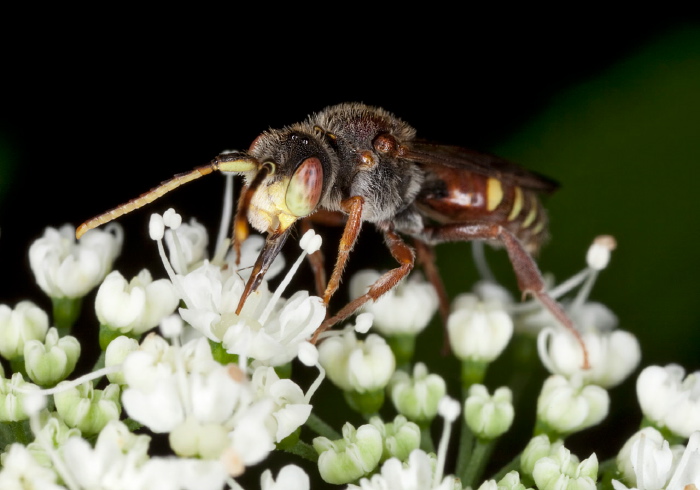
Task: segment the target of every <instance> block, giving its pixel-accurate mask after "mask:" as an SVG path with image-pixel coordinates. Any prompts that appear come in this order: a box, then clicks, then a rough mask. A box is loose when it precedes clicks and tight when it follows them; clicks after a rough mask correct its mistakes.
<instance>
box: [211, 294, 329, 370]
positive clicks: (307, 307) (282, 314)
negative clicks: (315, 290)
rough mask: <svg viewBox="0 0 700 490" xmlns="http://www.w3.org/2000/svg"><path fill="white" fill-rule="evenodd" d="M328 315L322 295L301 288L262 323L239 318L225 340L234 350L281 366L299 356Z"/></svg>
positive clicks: (282, 302)
mask: <svg viewBox="0 0 700 490" xmlns="http://www.w3.org/2000/svg"><path fill="white" fill-rule="evenodd" d="M246 305H247V302H246ZM244 312H245V308H244V311H243V312H241V313H244ZM325 316H326V307H325V306H324V305H323V302H322V300H321V298H319V297H317V296H310V295H309V293H308V292H307V291H297V292H296V293H294V295H293V296H292V297H291V298H289V299H287V300H283V301H280V302H278V303H277V305H276V307H275V309H274V310H273V311H272V313H271V315H270V316H269V317H268V318H267V319H265V321H264V322H263V323H262V324H260V322H259V321H258V320H257V319H256V318H239V321H238V322H236V323H233V324H230V325H228V327H227V329H226V332H225V333H224V336H223V338H222V342H221V343H222V345H223V346H224V348H226V351H227V352H229V353H230V354H238V355H242V356H246V357H252V358H253V359H255V360H257V361H260V362H263V363H265V364H267V365H269V366H281V365H283V364H286V363H288V362H290V361H291V360H292V359H294V358H295V357H296V356H297V354H298V352H299V346H300V345H301V343H302V342H305V341H306V340H307V339H309V338H310V337H311V336H312V335H313V333H314V332H315V331H316V329H317V328H318V327H319V326H321V323H322V322H323V320H324V318H325Z"/></svg>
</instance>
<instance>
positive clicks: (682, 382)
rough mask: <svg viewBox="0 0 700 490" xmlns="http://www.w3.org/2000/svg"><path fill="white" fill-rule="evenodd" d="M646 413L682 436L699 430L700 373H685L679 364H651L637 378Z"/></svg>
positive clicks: (638, 394)
mask: <svg viewBox="0 0 700 490" xmlns="http://www.w3.org/2000/svg"><path fill="white" fill-rule="evenodd" d="M637 398H638V400H639V405H640V406H641V408H642V412H643V413H644V416H645V417H646V418H647V419H649V420H650V421H651V422H653V423H654V424H656V425H658V426H659V427H668V428H669V429H670V430H671V431H672V432H674V433H675V434H678V435H680V436H682V437H689V436H690V434H692V433H693V432H695V431H697V430H700V372H697V371H696V372H694V373H691V374H688V375H687V376H686V375H685V370H684V369H683V368H682V367H681V366H679V365H677V364H669V365H668V366H666V367H661V366H648V367H646V368H644V369H643V370H642V372H641V373H640V374H639V377H638V378H637Z"/></svg>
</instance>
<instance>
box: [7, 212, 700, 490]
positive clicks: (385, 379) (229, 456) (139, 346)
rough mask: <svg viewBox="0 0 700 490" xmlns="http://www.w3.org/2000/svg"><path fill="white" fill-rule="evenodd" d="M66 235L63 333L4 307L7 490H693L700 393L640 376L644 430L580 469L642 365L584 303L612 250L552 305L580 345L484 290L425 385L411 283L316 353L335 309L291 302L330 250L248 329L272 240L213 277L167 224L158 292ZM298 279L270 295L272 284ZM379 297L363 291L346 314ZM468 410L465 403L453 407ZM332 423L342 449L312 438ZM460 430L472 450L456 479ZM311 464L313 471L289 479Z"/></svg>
mask: <svg viewBox="0 0 700 490" xmlns="http://www.w3.org/2000/svg"><path fill="white" fill-rule="evenodd" d="M72 233H73V231H72V228H70V227H68V226H64V227H62V228H61V229H58V230H56V229H51V228H49V229H47V231H46V233H45V234H44V236H43V237H41V238H40V239H38V240H37V241H36V242H35V243H34V244H32V246H31V247H30V252H29V255H30V263H31V268H32V271H33V272H34V275H35V278H36V281H37V283H38V284H39V286H40V287H41V289H42V290H43V291H45V292H46V293H47V295H48V296H49V297H50V298H51V299H52V305H53V307H54V310H53V312H52V314H47V313H46V312H44V311H43V310H42V309H41V308H40V307H39V306H37V304H35V303H33V302H31V301H28V300H27V301H21V302H19V303H18V304H17V305H15V306H14V307H11V306H9V305H4V304H0V356H2V358H3V359H4V362H3V363H0V423H1V424H4V426H5V427H4V428H6V429H7V430H2V431H0V440H2V442H3V443H4V444H3V445H2V447H0V451H2V452H1V454H0V463H1V464H2V467H1V468H0V488H1V489H4V488H8V489H13V488H42V489H43V488H46V489H49V490H53V489H69V490H82V489H93V488H94V489H100V488H105V489H107V488H109V489H130V490H131V489H135V490H139V489H164V490H169V489H186V490H195V489H197V490H198V489H204V490H207V489H216V490H219V489H222V488H224V487H226V488H231V489H235V490H242V489H243V485H244V483H243V481H244V480H245V479H246V478H248V477H249V475H250V473H251V472H253V471H255V470H253V468H255V467H258V468H260V469H259V471H258V473H259V482H260V488H263V489H265V490H281V489H287V488H294V489H301V490H307V489H310V488H311V486H312V485H311V484H312V482H321V484H324V485H337V486H342V487H343V488H347V489H349V490H431V489H434V490H463V489H465V488H470V489H473V488H478V489H479V490H527V489H530V488H537V489H538V490H594V489H597V488H603V489H605V490H627V489H639V490H662V489H668V490H681V489H685V488H692V487H689V486H693V485H694V486H695V487H696V488H697V487H698V486H699V485H700V415H699V414H700V373H690V374H686V372H685V370H684V369H683V368H682V367H680V366H678V365H673V364H672V365H668V366H665V367H662V366H647V367H645V368H644V369H643V370H642V371H641V374H640V375H639V377H638V378H637V396H638V401H639V405H640V407H641V411H642V413H643V415H644V420H643V421H641V425H642V426H643V427H644V428H641V429H640V430H639V431H638V432H637V433H635V434H633V435H631V436H630V437H629V438H628V440H627V442H626V443H625V444H624V446H623V447H622V448H621V449H620V450H619V451H618V452H617V456H616V458H615V460H614V461H608V462H601V463H600V464H599V461H598V455H597V454H596V453H595V452H593V453H591V454H590V455H588V457H586V458H579V457H578V456H577V455H576V454H574V453H572V451H571V450H570V449H569V448H568V447H567V445H566V443H567V439H566V438H567V437H568V436H569V435H571V434H574V433H578V432H581V431H583V430H585V429H587V428H589V427H592V426H594V425H597V424H599V423H600V422H601V421H603V420H604V419H605V418H606V416H607V415H608V412H609V410H610V408H611V407H610V397H609V390H611V389H613V388H614V387H616V386H618V385H620V384H621V383H623V382H625V380H627V379H628V378H629V377H630V375H631V373H632V372H633V371H634V370H635V369H636V368H637V367H638V365H639V362H640V358H641V349H640V346H639V343H638V341H637V340H636V338H635V337H634V335H633V334H631V333H630V332H626V331H623V330H620V329H618V328H617V323H618V320H617V317H616V316H615V315H614V314H613V313H612V312H611V311H610V310H609V309H608V308H606V307H605V306H604V305H602V304H599V303H593V302H590V301H588V293H589V292H590V290H591V287H592V286H593V283H594V281H595V279H596V277H597V276H598V274H599V273H600V272H601V271H602V270H604V269H605V268H606V267H607V266H608V264H609V261H610V254H611V251H612V249H613V248H614V241H613V240H612V239H611V238H610V237H604V238H600V239H598V240H596V241H595V242H594V244H593V245H592V246H591V248H590V249H589V251H588V253H587V256H586V257H587V263H588V266H587V267H586V269H585V270H584V271H582V272H581V273H579V274H577V275H576V276H574V277H573V278H571V279H570V280H568V281H565V282H563V283H561V284H560V285H558V286H552V288H550V294H551V295H552V297H554V298H560V297H561V296H562V295H564V294H566V293H568V292H569V291H571V290H572V289H573V288H575V287H577V286H579V285H582V287H581V288H580V289H579V291H578V293H577V295H576V296H575V297H574V298H573V299H572V300H569V301H566V300H565V301H563V302H562V303H563V306H564V307H565V309H566V311H567V314H568V315H569V316H570V317H571V319H572V320H573V322H574V324H575V325H576V327H577V329H578V330H579V333H580V337H581V339H582V341H581V339H577V337H575V336H574V335H572V332H571V331H568V330H566V329H564V328H562V327H561V326H560V325H559V324H558V322H557V320H556V319H554V317H553V316H552V315H551V314H549V313H548V310H547V309H545V308H543V307H542V306H541V305H540V304H539V303H537V302H528V303H521V304H516V303H515V302H514V301H513V299H512V297H511V295H510V293H509V292H507V291H506V290H505V289H504V288H503V287H501V286H499V285H497V284H495V283H493V282H492V281H481V282H479V283H477V284H476V285H475V286H474V288H473V290H472V292H470V293H463V294H459V295H457V296H456V297H455V298H454V299H453V301H452V304H451V305H442V306H443V307H442V308H440V310H441V311H442V312H443V313H444V314H445V316H446V318H444V322H443V323H444V325H443V327H444V332H445V335H446V342H445V347H449V349H450V350H451V355H450V356H449V357H447V356H445V357H443V358H440V361H439V362H435V363H432V362H430V361H428V360H424V359H423V358H422V357H421V356H425V354H426V353H425V352H424V350H425V345H424V343H423V342H421V341H420V339H421V338H422V337H421V335H425V334H424V333H423V332H424V330H425V329H426V328H427V327H428V325H429V324H430V322H431V321H432V320H433V318H434V317H435V313H436V311H437V310H438V306H439V299H438V295H437V294H436V292H435V289H434V288H433V285H432V284H430V283H428V282H427V281H426V280H425V279H424V278H423V277H422V276H421V275H420V274H413V275H412V276H411V277H409V278H408V279H407V280H405V281H402V282H401V283H400V284H398V285H397V287H396V288H395V289H392V290H391V291H390V292H389V293H387V294H385V295H384V296H383V297H381V298H380V299H378V300H377V301H374V302H369V303H368V304H366V305H365V306H364V307H363V312H362V313H361V314H359V315H358V316H357V317H356V318H355V319H354V322H350V323H349V324H348V325H346V326H344V327H341V328H336V329H333V330H330V331H327V332H325V333H324V334H323V336H321V337H320V339H319V344H318V347H316V346H315V345H312V344H311V343H310V340H311V339H312V338H313V335H314V333H315V332H316V330H317V329H318V327H319V326H320V325H321V324H322V322H323V321H324V319H325V318H326V316H327V311H326V305H325V304H324V303H323V301H322V300H321V298H319V297H316V296H314V295H311V294H309V293H308V292H307V291H305V290H298V291H295V292H293V293H291V294H289V295H286V294H285V288H286V287H287V285H288V284H289V283H290V279H291V276H292V275H293V274H294V273H295V271H296V269H297V267H299V265H300V263H301V262H302V260H303V259H304V258H305V257H306V256H307V255H308V254H313V253H315V252H316V251H317V250H318V249H319V247H320V237H318V236H316V235H315V234H314V233H313V232H312V231H310V232H308V233H307V234H305V235H304V236H303V237H302V238H301V240H300V245H301V248H302V253H301V256H300V257H299V258H298V260H297V261H296V262H294V263H293V264H292V265H291V266H290V267H287V266H286V264H285V263H284V261H283V260H282V258H281V256H280V257H278V258H277V259H276V260H275V262H274V263H273V264H272V265H271V267H270V269H269V271H268V273H267V274H266V277H265V280H264V281H263V282H262V284H261V285H260V287H258V288H257V290H256V291H253V292H252V293H251V294H250V295H249V297H248V299H247V301H246V302H245V304H244V305H243V307H242V309H241V310H240V311H239V312H237V307H238V303H239V299H240V298H241V296H242V295H243V292H244V289H245V284H246V279H247V277H248V276H249V275H250V271H251V265H252V264H253V263H254V261H255V260H256V258H257V256H258V254H259V253H260V250H261V248H262V246H263V243H264V242H263V238H262V237H259V236H252V237H250V238H249V239H248V240H246V242H245V243H243V244H242V246H241V247H240V257H236V256H234V255H233V254H232V253H229V254H227V253H226V251H227V243H223V241H222V240H219V241H220V242H222V243H217V244H216V245H217V247H218V248H217V249H216V250H215V251H214V253H213V255H211V256H209V254H208V253H207V248H208V246H209V237H208V234H207V232H206V230H205V229H204V227H203V226H202V225H201V224H200V223H198V222H197V221H196V220H191V221H190V222H189V223H183V222H182V218H181V217H180V216H179V215H178V214H177V213H175V212H174V211H172V210H169V211H167V212H166V213H165V214H164V215H163V216H159V215H154V216H153V217H152V219H151V222H150V233H151V237H152V238H153V239H154V240H155V241H156V244H157V247H158V251H159V253H160V256H161V258H162V261H163V267H164V269H165V271H166V273H167V277H164V278H159V279H154V276H153V273H152V271H154V270H156V269H154V268H153V266H152V265H149V268H143V269H142V270H141V271H140V272H139V273H138V274H137V275H136V276H135V277H133V278H130V279H127V278H125V277H124V276H123V275H122V274H121V273H120V272H119V270H113V269H114V265H115V260H116V259H117V257H118V255H119V252H120V250H121V246H122V233H121V229H120V228H119V227H118V226H116V225H112V226H110V227H107V228H105V229H104V230H92V231H90V232H88V233H87V234H85V236H84V237H83V239H82V240H81V241H80V242H76V241H75V239H74V238H73V236H72ZM221 235H222V234H221V233H220V236H221ZM166 246H167V252H166ZM481 269H482V270H485V269H484V265H483V264H482V267H481ZM285 270H286V275H285V277H283V278H282V279H281V281H279V285H278V286H277V287H276V288H274V289H273V288H270V286H269V284H270V283H268V282H267V280H269V279H273V278H274V277H275V275H276V274H279V273H281V272H283V271H285ZM379 277H381V274H380V273H379V272H377V271H361V272H359V273H358V274H356V275H355V276H354V277H353V278H352V279H351V281H350V290H351V296H352V297H357V296H359V295H362V294H364V293H365V292H366V291H367V288H369V287H370V286H371V285H372V284H373V283H374V282H375V281H376V280H377V279H378V278H379ZM94 288H97V291H96V293H95V301H94V306H93V307H94V308H95V313H96V316H97V319H98V321H99V324H100V325H99V341H100V346H101V348H102V350H103V352H102V355H101V356H100V357H99V358H98V361H97V364H96V366H95V368H94V369H93V371H91V372H89V373H87V374H83V375H82V376H73V377H74V379H72V380H69V379H70V378H71V376H72V375H73V374H74V370H75V369H76V366H77V365H78V361H79V358H80V356H81V355H84V353H83V352H81V351H83V350H84V348H85V346H81V345H80V343H79V342H78V340H77V339H76V338H75V337H73V336H71V335H70V331H71V327H72V324H73V323H74V322H76V321H77V318H78V317H79V313H80V308H81V307H82V303H83V301H82V300H83V298H85V297H86V296H87V295H88V294H89V293H90V291H91V290H93V289H94ZM448 306H450V307H449V308H448ZM533 334H534V335H533ZM425 344H427V343H425ZM521 348H522V350H518V349H521ZM584 349H585V350H584ZM535 352H536V353H537V355H538V357H537V356H536V355H535V354H534V353H535ZM530 353H532V355H531V354H530ZM508 356H510V358H509V360H510V364H509V369H510V371H512V374H513V381H512V382H511V383H509V385H508V386H505V385H504V386H490V385H489V383H488V382H489V381H490V378H489V377H487V372H490V371H491V370H496V369H498V368H499V363H500V362H501V361H502V360H503V359H504V358H506V357H508ZM528 356H529V357H528ZM586 359H587V365H586V362H584V360H586ZM536 362H541V363H542V365H544V367H545V368H546V370H547V371H548V375H547V376H546V377H544V378H543V379H540V380H538V383H537V386H538V389H539V396H538V397H537V406H536V423H535V427H534V431H533V433H532V436H531V437H530V438H529V442H528V443H527V445H526V447H524V448H523V449H522V452H521V453H520V454H519V457H517V458H516V459H515V460H514V463H513V464H511V465H508V466H506V467H505V468H504V469H503V470H502V471H499V472H497V473H496V474H494V475H492V476H491V477H489V476H488V475H486V474H485V471H486V468H487V467H488V465H487V463H488V462H489V461H488V458H489V456H490V455H491V454H492V452H493V450H494V448H495V447H496V446H495V445H496V444H497V442H498V441H499V440H501V439H503V438H508V437H509V436H508V434H509V432H511V431H513V430H514V429H515V428H516V426H518V422H520V423H521V424H522V423H524V421H523V420H519V417H518V415H519V410H520V407H519V405H518V396H517V393H518V390H519V389H520V388H521V387H522V386H524V385H525V381H524V380H525V379H526V378H527V377H528V376H531V375H532V374H533V371H535V370H534V369H533V364H534V363H536ZM4 366H9V368H10V372H8V373H7V374H6V369H7V368H6V367H4ZM307 368H315V369H316V370H318V375H317V374H316V371H315V370H310V369H307ZM298 370H301V373H302V375H301V376H296V375H297V374H298ZM309 372H311V376H304V375H303V374H307V375H308V373H309ZM293 375H294V376H293ZM100 378H106V379H105V380H102V381H100ZM455 378H459V381H456V380H455ZM326 379H327V380H328V381H329V382H325V383H324V381H325V380H326ZM455 383H458V384H461V386H459V387H457V388H456V389H455V386H454V384H455ZM302 386H303V387H304V388H302ZM460 388H461V393H462V396H461V398H460V400H459V401H457V400H456V399H453V398H452V397H451V394H450V393H451V391H460V390H459V389H460ZM324 409H325V411H324ZM343 409H345V410H343ZM327 412H330V416H329V417H328V420H333V424H337V425H336V427H339V429H336V428H335V427H334V425H332V424H329V423H328V422H327V421H325V420H323V419H321V415H327ZM343 415H347V416H343ZM357 415H359V416H360V417H361V418H360V419H354V417H356V416H357ZM339 417H340V418H339ZM338 420H340V423H338ZM354 420H361V421H362V422H360V423H359V424H358V423H357V422H354ZM528 422H529V421H528ZM438 424H439V425H440V428H441V429H442V430H441V431H439V437H437V438H436V439H434V437H435V435H436V434H437V433H438V431H437V430H436V429H438V427H437V425H438ZM453 426H454V427H455V428H458V430H459V431H460V432H461V433H460V434H459V447H458V450H457V451H456V454H455V457H456V460H455V461H454V462H452V461H449V460H448V458H449V457H450V456H451V455H452V454H451V453H452V452H453V451H451V450H450V447H451V443H452V442H455V441H454V439H453V435H454V434H453ZM528 428H529V426H528ZM136 429H139V430H136ZM309 431H312V432H313V434H311V435H310V434H309V433H308V432H309ZM7 434H20V436H21V437H20V436H17V437H15V436H12V437H10V438H8V437H7ZM156 435H162V437H159V438H158V439H159V440H162V441H163V442H164V445H165V446H166V447H165V448H160V449H159V451H158V452H159V453H163V452H166V451H167V455H158V456H156V455H154V453H155V451H154V450H153V449H152V448H151V446H152V442H151V441H152V439H153V437H155V436H156ZM13 437H14V438H13ZM503 446H509V445H508V444H504V445H503ZM509 449H511V448H509ZM606 449H609V448H606ZM280 451H287V454H288V458H289V459H290V461H291V464H285V465H284V466H283V467H282V468H279V469H276V470H275V472H274V473H273V471H272V469H271V468H266V467H265V466H266V464H267V462H268V461H273V460H274V458H271V455H272V454H273V453H276V452H280ZM293 458H297V459H293ZM277 459H278V460H279V459H280V458H277ZM302 459H304V460H306V462H305V463H304V464H305V465H306V467H307V468H308V467H309V462H311V463H313V464H314V465H315V467H316V468H317V471H315V472H312V474H309V472H308V471H307V470H304V469H302V468H301V467H300V466H297V465H296V464H294V463H301V461H302ZM285 463H287V461H286V459H285ZM453 463H454V464H453ZM448 471H452V473H451V474H447V473H448ZM274 475H276V476H274ZM256 478H257V477H256Z"/></svg>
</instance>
